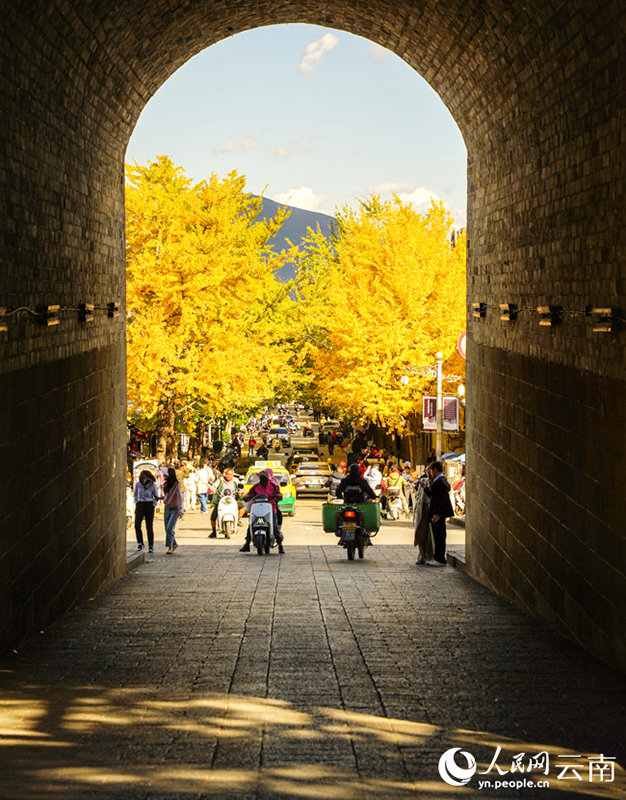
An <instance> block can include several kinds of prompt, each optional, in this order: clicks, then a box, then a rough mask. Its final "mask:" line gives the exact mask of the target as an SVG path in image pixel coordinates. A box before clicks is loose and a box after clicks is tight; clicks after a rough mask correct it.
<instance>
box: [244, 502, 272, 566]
mask: <svg viewBox="0 0 626 800" xmlns="http://www.w3.org/2000/svg"><path fill="white" fill-rule="evenodd" d="M250 538H251V539H252V544H253V545H254V547H255V548H256V551H257V553H258V554H259V555H260V556H261V555H263V553H269V551H270V549H271V548H272V547H275V546H276V537H275V536H274V513H273V509H272V505H271V503H270V502H269V500H268V498H267V495H265V494H258V495H256V497H255V498H254V500H253V501H252V504H251V505H250Z"/></svg>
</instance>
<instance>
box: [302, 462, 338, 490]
mask: <svg viewBox="0 0 626 800" xmlns="http://www.w3.org/2000/svg"><path fill="white" fill-rule="evenodd" d="M331 475H332V470H331V468H330V466H329V465H328V464H326V463H324V462H320V463H317V462H313V463H311V462H305V463H303V464H300V466H299V467H298V470H297V471H296V473H295V474H294V475H293V476H292V482H293V485H294V487H295V490H296V496H299V495H301V494H326V493H327V489H326V488H325V483H326V481H327V480H328V479H329V478H330V476H331Z"/></svg>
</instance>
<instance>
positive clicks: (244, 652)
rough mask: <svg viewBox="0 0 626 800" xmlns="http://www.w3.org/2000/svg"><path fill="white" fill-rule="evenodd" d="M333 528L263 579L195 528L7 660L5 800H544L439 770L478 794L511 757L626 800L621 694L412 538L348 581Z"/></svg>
mask: <svg viewBox="0 0 626 800" xmlns="http://www.w3.org/2000/svg"><path fill="white" fill-rule="evenodd" d="M319 519H320V514H319V504H318V503H316V502H315V501H312V500H307V501H304V502H300V504H299V508H298V516H297V517H296V518H295V519H293V520H291V519H289V520H286V523H285V532H286V548H287V554H286V555H285V556H282V557H281V556H278V555H277V554H275V553H272V554H271V555H270V556H267V557H265V556H263V557H259V556H257V555H255V554H250V555H244V554H240V553H239V552H238V548H239V546H240V543H241V538H242V537H241V535H238V537H237V541H234V540H233V541H231V542H228V541H226V540H223V539H219V540H217V541H216V540H210V541H209V540H208V539H207V538H206V531H205V530H204V526H205V525H206V521H207V518H206V517H201V516H200V515H199V514H190V515H188V517H187V518H186V521H185V523H184V524H183V525H181V527H180V535H179V541H180V543H181V546H180V547H179V549H178V551H177V552H176V553H175V554H174V555H173V556H166V555H165V554H164V546H163V542H162V536H161V535H160V529H159V537H158V538H159V543H158V547H157V553H156V555H155V556H154V557H149V558H148V559H147V561H146V563H145V564H144V565H143V566H141V567H140V568H139V569H137V570H136V571H133V572H130V573H129V574H127V575H126V577H125V578H124V579H122V580H121V581H120V582H119V583H117V584H116V585H114V586H112V587H110V589H109V590H107V591H106V592H105V593H103V594H102V595H101V596H99V597H97V598H96V599H95V600H93V601H91V602H90V603H88V604H86V605H85V606H84V607H82V608H80V609H78V610H77V611H75V612H73V613H72V614H70V615H68V616H67V617H66V618H65V619H63V620H62V621H60V622H59V623H57V624H56V625H54V626H53V627H51V628H50V629H49V630H47V631H45V632H43V633H42V634H41V635H40V636H38V637H36V638H34V639H32V640H30V641H29V642H27V643H26V644H25V645H24V646H23V647H22V648H21V649H20V650H19V652H18V653H14V654H11V655H9V656H7V657H5V658H4V659H2V660H0V701H1V703H0V729H1V733H2V736H3V747H2V750H1V751H0V797H1V798H2V800H13V799H14V798H19V799H20V800H31V799H32V800H45V799H49V798H64V800H82V798H90V799H91V798H98V799H99V798H102V799H103V800H105V799H106V800H109V799H110V798H124V799H126V798H128V800H166V799H168V800H174V798H177V799H178V798H181V799H182V800H191V798H211V799H212V800H231V798H232V800H253V798H254V800H279V799H280V800H285V799H286V798H312V799H313V800H315V799H316V798H332V799H335V798H341V799H343V798H345V800H406V799H408V798H439V797H441V798H444V797H451V796H453V797H459V798H465V797H470V796H477V795H480V794H483V795H490V796H498V797H507V798H510V797H523V798H531V797H532V798H534V797H541V798H546V797H548V796H549V795H550V794H551V792H550V791H549V790H546V789H539V788H525V789H519V790H517V789H513V790H512V789H509V788H500V789H499V790H497V791H496V790H495V788H494V789H492V790H489V789H483V790H479V788H478V786H479V784H478V781H479V780H487V779H491V780H494V781H495V780H508V779H510V777H511V775H508V774H507V775H504V776H499V775H498V774H497V773H496V770H495V767H494V768H493V769H492V771H491V772H490V773H489V774H488V775H485V776H480V775H478V774H477V775H475V776H474V777H473V778H472V779H471V781H470V783H469V784H468V785H467V786H464V787H463V786H461V787H458V788H453V787H452V786H449V785H447V784H446V783H444V782H443V780H442V779H441V777H440V775H439V772H438V769H437V765H438V762H439V759H440V757H441V756H442V754H443V753H444V752H445V751H446V750H448V749H450V748H454V747H458V748H461V749H462V750H463V751H466V752H469V753H471V754H472V755H473V756H474V757H475V758H476V760H477V762H478V771H479V772H482V771H485V770H487V769H488V768H489V765H490V763H491V760H492V759H493V756H494V754H495V753H496V748H497V747H498V746H500V747H501V748H502V750H501V752H500V754H499V758H498V765H499V766H500V767H501V768H502V769H510V767H511V762H512V757H513V756H514V755H517V754H519V753H525V754H526V756H525V760H526V761H527V760H528V757H529V756H530V755H534V754H537V753H539V752H541V751H548V753H549V755H550V771H549V776H548V778H549V780H550V784H551V789H552V791H553V792H557V791H558V793H557V796H558V797H563V798H573V797H583V796H584V797H596V796H598V797H600V796H602V797H616V796H617V797H619V796H624V793H625V790H626V780H625V777H624V775H625V774H624V771H623V769H622V766H624V765H626V760H625V754H626V703H625V688H626V678H625V677H624V675H622V674H620V673H616V672H614V671H612V670H610V669H609V668H608V667H606V666H605V665H603V664H602V663H601V662H599V661H597V660H595V659H593V658H591V657H590V656H588V655H587V654H586V653H584V652H583V651H581V650H580V649H579V648H578V647H577V646H576V645H575V644H572V643H570V642H568V641H566V640H564V639H562V638H561V637H559V636H557V635H555V634H553V633H552V632H550V631H548V630H546V629H545V628H543V627H542V626H541V625H539V624H537V623H536V622H534V621H533V620H531V619H529V618H527V617H526V616H525V615H524V614H522V613H521V612H519V611H518V610H517V609H515V608H513V607H512V606H510V605H509V604H507V603H506V602H504V601H503V600H501V599H500V598H498V597H497V596H495V595H493V594H492V593H491V592H489V591H488V590H487V589H485V588H484V587H482V586H480V585H478V584H476V583H475V582H473V581H472V580H471V579H470V578H468V577H467V576H466V575H464V574H463V573H461V572H459V571H457V570H454V569H452V568H446V569H434V568H428V567H417V566H416V565H415V557H416V554H415V551H414V550H413V547H412V546H411V545H412V542H411V538H412V537H411V530H410V526H409V525H408V523H394V524H393V527H392V526H391V525H389V526H386V527H385V528H383V530H382V531H381V534H380V535H379V537H378V539H377V540H376V546H375V547H373V548H370V549H369V550H368V551H367V553H366V558H365V559H364V560H363V561H355V562H352V563H350V562H348V561H347V559H346V557H345V551H343V550H342V549H341V548H339V547H337V545H336V544H335V539H334V537H333V536H332V534H330V535H329V534H324V533H323V532H322V531H321V526H320V525H319ZM159 524H160V523H157V527H158V526H159ZM240 533H241V531H240ZM455 536H456V537H461V539H462V531H456V532H454V531H452V530H451V531H450V537H451V540H452V541H453V542H454V537H455ZM459 541H460V540H459ZM598 754H604V755H605V756H615V757H616V758H617V763H618V765H621V766H618V767H617V769H616V780H615V781H613V782H612V783H600V782H598V780H597V779H596V780H595V781H594V782H593V783H591V782H589V779H588V772H582V769H583V768H584V767H587V768H588V764H589V762H588V758H589V757H590V756H594V755H598ZM559 755H569V756H571V757H573V756H574V755H575V756H579V758H578V759H575V760H574V761H572V760H571V758H570V759H569V760H568V759H566V760H565V761H563V760H562V759H558V756H559ZM557 761H560V762H562V763H568V764H571V763H574V764H579V765H581V767H580V768H579V772H581V774H582V777H583V780H581V781H578V780H576V779H575V778H573V779H571V780H567V781H566V780H557V775H558V773H559V771H560V770H559V769H557ZM456 762H457V764H459V765H460V766H465V765H466V763H467V762H466V761H465V760H464V756H463V755H462V754H457V758H456ZM513 777H514V778H515V779H517V780H520V779H524V778H525V779H527V780H528V779H529V778H531V777H532V778H534V779H542V778H543V779H545V776H543V775H538V773H536V772H535V773H533V774H532V776H529V775H526V774H523V773H519V772H516V773H514V774H513ZM571 777H572V776H571Z"/></svg>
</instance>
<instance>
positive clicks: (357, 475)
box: [337, 464, 376, 504]
mask: <svg viewBox="0 0 626 800" xmlns="http://www.w3.org/2000/svg"><path fill="white" fill-rule="evenodd" d="M368 497H369V498H371V499H372V500H376V493H375V492H374V490H373V489H372V487H371V486H370V485H369V483H368V482H367V481H366V480H365V478H362V477H361V469H360V467H359V465H358V464H352V465H351V467H350V472H349V473H348V474H347V475H346V477H345V478H344V479H343V480H342V481H341V483H340V484H339V486H338V487H337V498H338V499H339V500H342V499H345V501H346V503H350V504H352V503H364V502H365V500H366V498H368Z"/></svg>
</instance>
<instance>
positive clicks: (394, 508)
mask: <svg viewBox="0 0 626 800" xmlns="http://www.w3.org/2000/svg"><path fill="white" fill-rule="evenodd" d="M401 491H402V490H401V489H400V487H399V486H388V487H387V489H386V490H385V497H386V498H387V508H386V510H385V516H386V517H387V519H400V514H401V513H402V499H401V498H400V492H401Z"/></svg>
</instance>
